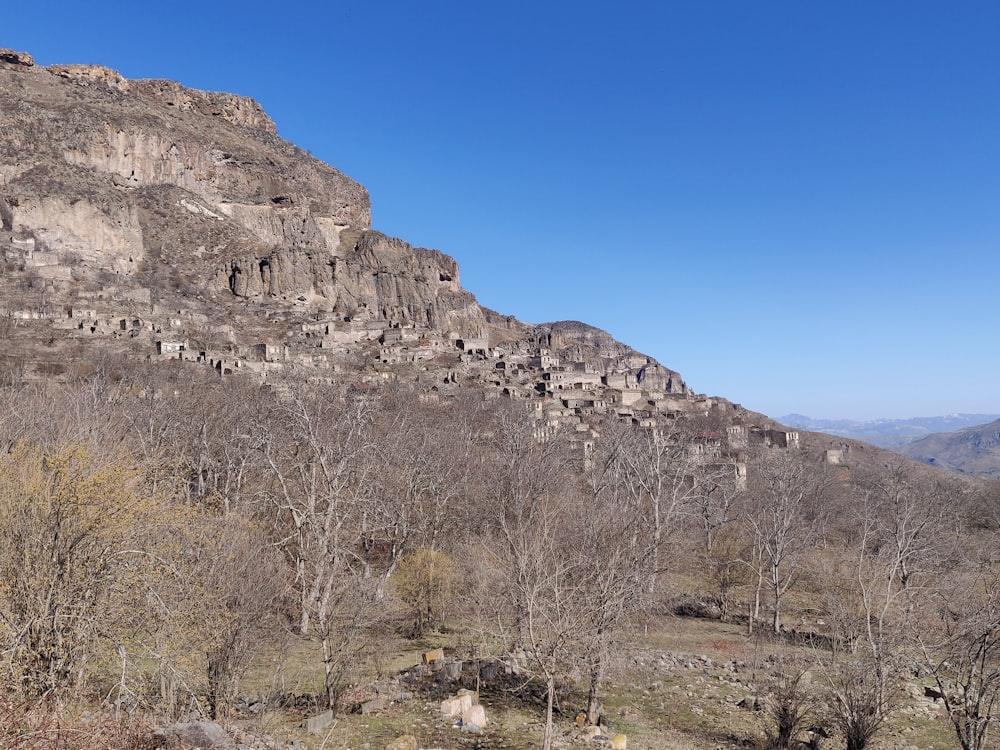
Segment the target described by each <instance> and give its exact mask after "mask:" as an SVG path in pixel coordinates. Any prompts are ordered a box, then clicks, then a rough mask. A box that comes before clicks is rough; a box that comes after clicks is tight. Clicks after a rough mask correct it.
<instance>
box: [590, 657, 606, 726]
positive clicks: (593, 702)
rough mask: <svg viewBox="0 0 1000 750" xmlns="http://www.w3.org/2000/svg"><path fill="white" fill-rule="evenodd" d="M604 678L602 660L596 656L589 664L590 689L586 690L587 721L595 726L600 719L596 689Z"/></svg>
mask: <svg viewBox="0 0 1000 750" xmlns="http://www.w3.org/2000/svg"><path fill="white" fill-rule="evenodd" d="M603 678H604V660H603V659H602V658H598V659H597V660H596V661H595V662H594V663H593V664H591V666H590V689H589V690H588V691H587V723H588V724H590V725H592V726H597V725H598V723H599V722H600V720H601V701H600V699H599V698H598V697H597V691H598V688H599V687H600V684H601V680H602V679H603Z"/></svg>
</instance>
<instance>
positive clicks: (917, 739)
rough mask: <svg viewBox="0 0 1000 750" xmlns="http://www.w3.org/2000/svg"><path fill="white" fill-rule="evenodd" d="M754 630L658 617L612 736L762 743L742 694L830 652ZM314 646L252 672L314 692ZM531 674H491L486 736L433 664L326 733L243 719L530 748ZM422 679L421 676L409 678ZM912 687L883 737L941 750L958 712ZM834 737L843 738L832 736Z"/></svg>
mask: <svg viewBox="0 0 1000 750" xmlns="http://www.w3.org/2000/svg"><path fill="white" fill-rule="evenodd" d="M744 630H745V629H744V628H743V627H741V626H738V625H734V624H726V623H720V622H718V621H713V620H705V619H694V618H680V617H668V618H662V619H658V620H656V621H655V622H654V623H650V624H648V625H647V626H646V627H645V628H644V629H643V630H642V632H639V633H635V634H634V635H633V637H632V638H631V639H630V642H629V643H628V644H627V647H625V648H623V649H621V651H620V652H619V658H618V659H617V663H616V665H615V668H614V671H613V674H612V675H611V680H610V683H609V685H608V687H607V690H606V691H605V695H604V697H603V702H604V715H605V717H606V720H607V725H608V728H607V731H608V733H609V734H616V733H622V734H625V735H626V736H627V737H628V748H629V749H630V750H673V749H677V750H680V749H681V748H685V749H690V750H716V749H717V748H747V747H754V746H755V744H756V742H757V741H758V740H759V738H760V737H762V735H763V722H764V721H765V720H766V719H765V717H766V713H765V712H755V711H751V710H748V709H746V708H743V707H740V706H739V705H738V704H739V703H740V702H741V701H743V700H744V699H746V698H748V697H753V696H755V695H763V694H764V693H766V691H767V686H768V685H770V684H773V682H774V680H776V679H777V678H778V677H779V675H781V674H787V673H798V672H800V671H801V672H804V676H803V684H805V685H806V686H807V689H808V690H809V691H810V692H815V693H819V692H820V691H821V690H822V688H823V687H824V680H825V676H824V675H825V672H824V669H825V667H824V665H825V664H827V663H828V662H829V659H830V654H829V653H828V652H826V653H824V652H821V651H819V650H817V649H813V648H811V647H809V646H805V645H801V644H790V643H787V642H776V641H775V640H774V639H773V638H769V637H767V636H766V635H761V636H748V635H747V634H746V633H745V632H744ZM460 641H461V638H460V637H459V636H456V635H455V634H454V633H448V634H433V635H430V636H427V637H425V638H423V639H421V640H419V641H415V642H411V641H406V640H403V639H401V638H394V637H388V636H387V637H385V638H383V639H380V641H379V643H378V649H377V650H376V654H377V657H378V658H377V659H375V660H374V661H370V662H367V663H365V664H358V670H357V672H356V674H354V675H352V680H351V681H352V682H354V683H356V684H357V685H359V686H363V685H364V684H365V682H366V680H367V681H368V682H369V683H371V682H378V681H382V682H385V681H391V680H392V677H393V675H395V674H397V673H398V672H399V671H400V670H403V669H406V668H408V667H411V666H413V665H415V664H418V663H419V662H420V655H421V653H422V652H423V651H425V650H428V649H431V648H436V647H444V648H445V649H447V650H448V652H449V655H451V654H453V653H454V654H455V655H458V652H457V651H453V650H452V647H453V646H454V645H455V644H457V643H459V642H460ZM317 653H318V650H317V648H316V647H315V644H311V643H308V642H301V641H300V642H297V643H295V644H294V647H292V648H290V649H288V650H286V651H284V652H282V653H278V654H275V658H274V660H273V661H272V662H271V663H263V662H262V663H259V664H257V665H255V668H254V670H253V671H252V673H251V675H250V676H249V678H248V680H247V684H248V685H255V686H257V689H259V690H261V691H263V690H264V689H265V688H266V689H267V690H270V691H272V692H274V691H278V692H292V693H297V694H301V693H310V692H312V693H315V692H318V690H319V686H320V685H321V684H322V674H321V672H320V670H319V669H318V666H319V665H318V661H317V660H316V656H315V654H317ZM523 686H524V682H523V680H520V679H513V680H512V679H510V678H508V679H506V680H505V681H502V683H497V684H484V685H482V687H481V692H480V699H481V702H482V704H483V705H484V707H485V708H486V713H487V716H488V719H489V722H488V724H487V726H486V727H485V728H484V731H483V733H482V734H472V733H468V732H463V731H461V730H460V729H458V728H455V727H453V726H452V722H451V721H449V720H445V719H443V718H442V717H441V716H440V713H439V706H440V700H441V698H442V697H443V696H446V695H448V694H452V693H454V691H455V690H457V689H458V688H459V687H461V685H460V684H459V683H457V682H450V681H448V680H446V679H443V677H442V676H441V675H440V674H439V673H434V675H430V676H428V677H427V679H426V680H424V681H423V682H422V683H418V684H416V686H415V688H414V689H413V690H412V698H410V699H408V700H403V701H397V702H393V703H392V704H390V705H388V706H387V707H386V708H384V709H382V710H379V711H376V712H373V713H369V714H367V715H365V714H361V713H344V712H342V713H341V714H340V715H338V716H337V718H336V720H335V723H334V724H333V725H332V726H331V727H329V728H328V729H327V730H326V732H325V733H324V734H323V735H309V734H307V733H306V732H305V731H304V730H303V729H301V727H300V725H301V722H302V719H303V716H304V715H305V714H307V713H309V711H307V710H302V709H297V710H290V709H288V710H271V711H263V712H262V713H260V714H259V715H257V716H255V717H252V718H242V719H234V720H233V723H234V724H237V725H241V726H243V727H244V728H245V729H246V730H247V731H250V732H252V733H254V734H260V735H268V736H271V737H274V738H275V739H277V740H281V741H283V742H285V743H289V744H290V743H292V742H298V743H299V746H300V747H302V748H317V749H318V748H322V749H323V750H348V749H349V750H382V748H384V747H385V746H386V745H387V744H388V743H389V742H391V741H392V740H393V739H394V738H396V737H398V736H400V735H404V734H412V735H414V736H415V737H416V738H417V739H418V741H419V743H420V747H421V748H441V749H442V750H445V749H449V748H450V749H453V750H457V749H458V748H482V749H484V750H494V749H496V750H499V749H503V750H529V749H530V748H538V747H540V746H541V737H542V731H543V720H544V711H543V704H542V701H541V697H540V691H538V690H534V691H533V690H531V689H530V687H529V689H522V690H520V691H515V690H514V689H513V688H516V687H523ZM410 687H413V685H410ZM906 687H907V690H906V691H904V692H903V693H902V694H901V699H900V707H899V709H898V710H897V711H896V712H895V713H894V714H893V716H892V718H891V720H890V722H889V725H888V726H887V727H886V728H885V730H884V732H883V734H882V735H881V736H880V738H879V742H878V744H877V747H879V748H882V749H883V750H885V749H888V748H900V749H902V750H910V749H911V748H914V749H917V750H936V749H941V750H943V749H944V748H952V747H956V743H955V741H954V739H953V735H952V731H951V728H950V726H949V725H948V723H947V717H946V716H945V715H944V712H943V709H942V708H941V707H940V705H939V704H934V703H933V702H932V701H930V700H929V699H927V698H924V697H923V690H922V684H921V683H919V682H918V681H916V680H914V681H912V682H910V683H908V684H907V686H906ZM584 688H585V685H584V684H583V682H582V680H577V681H576V682H575V683H572V684H571V687H570V691H569V694H568V695H566V696H564V697H563V699H562V701H561V704H560V709H561V710H560V711H559V713H558V714H557V715H556V741H555V743H554V745H555V747H557V748H570V747H578V746H580V745H581V744H582V743H584V742H585V741H584V740H583V739H582V738H581V736H580V730H579V729H578V728H577V726H576V725H575V723H574V717H575V715H576V714H577V712H578V711H579V710H580V709H581V708H582V707H583V706H584V703H585V694H584V692H583V691H584ZM823 746H824V747H829V748H833V747H842V746H843V743H842V741H839V740H838V739H837V738H836V737H831V738H829V739H828V740H826V741H825V742H824V745H823Z"/></svg>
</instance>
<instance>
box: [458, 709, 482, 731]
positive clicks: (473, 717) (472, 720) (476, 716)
mask: <svg viewBox="0 0 1000 750" xmlns="http://www.w3.org/2000/svg"><path fill="white" fill-rule="evenodd" d="M462 724H463V725H465V724H475V725H476V726H480V727H485V726H486V709H485V708H483V707H482V706H480V705H479V704H476V705H474V706H470V707H469V708H467V709H466V710H465V711H463V712H462Z"/></svg>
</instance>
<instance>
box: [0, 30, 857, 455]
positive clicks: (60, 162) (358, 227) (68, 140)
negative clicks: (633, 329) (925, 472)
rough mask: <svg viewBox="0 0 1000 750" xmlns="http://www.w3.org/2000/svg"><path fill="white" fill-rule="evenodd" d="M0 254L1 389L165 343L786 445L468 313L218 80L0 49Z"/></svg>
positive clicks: (642, 374)
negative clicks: (139, 75)
mask: <svg viewBox="0 0 1000 750" xmlns="http://www.w3.org/2000/svg"><path fill="white" fill-rule="evenodd" d="M0 263H2V266H3V276H2V281H0V342H2V344H3V346H2V347H0V383H4V382H6V383H15V382H21V381H24V380H30V379H33V378H63V379H69V378H75V377H81V376H86V375H88V374H89V373H91V372H93V371H94V370H95V369H96V368H102V367H108V366H109V365H121V364H127V363H128V361H130V360H136V359H137V360H166V359H171V360H183V361H185V362H190V363H191V364H192V366H203V367H212V368H214V369H216V370H217V371H218V372H219V373H220V375H226V374H228V373H232V372H237V371H243V372H247V373H254V374H255V375H256V376H257V377H259V378H262V379H265V380H269V381H273V382H277V383H280V382H281V381H282V380H283V379H285V378H287V377H289V376H292V377H306V378H311V379H317V380H331V379H335V378H339V379H345V378H346V379H350V380H351V381H352V382H370V383H377V382H382V381H384V380H387V379H406V380H407V381H408V382H411V383H415V384H417V385H418V387H422V388H424V390H425V391H426V392H427V393H428V394H429V395H432V394H433V395H436V396H437V397H444V396H447V395H448V394H449V393H451V392H454V391H455V390H458V389H460V388H466V387H473V388H476V389H479V390H482V391H484V392H485V393H486V395H487V396H491V395H495V396H505V397H509V398H513V399H523V400H525V401H527V402H528V403H530V404H532V405H533V408H534V409H535V411H536V413H537V414H538V417H539V419H540V420H541V421H542V422H543V423H545V424H546V425H547V426H549V427H552V428H554V427H557V426H560V425H563V426H566V425H569V426H571V427H574V428H576V429H579V430H581V432H584V433H585V432H586V430H587V428H588V423H589V421H590V420H591V418H592V417H594V416H596V415H600V414H604V413H614V414H618V415H620V416H622V417H623V418H626V419H631V420H632V421H634V422H636V423H638V424H643V423H651V422H652V420H655V419H656V418H658V417H659V416H662V415H670V414H680V413H693V414H699V415H704V416H705V417H710V418H712V419H713V420H715V421H714V422H713V424H714V425H715V426H716V427H715V428H713V429H715V430H716V431H715V432H714V433H713V434H718V435H721V436H722V438H721V442H725V440H726V439H727V436H728V437H731V436H733V435H737V436H740V439H741V440H742V439H745V438H746V436H747V435H756V436H757V437H758V438H760V439H761V440H762V441H765V442H773V443H774V444H779V445H786V446H790V445H797V444H798V439H797V436H795V435H793V434H792V433H789V432H787V431H783V430H782V429H780V427H779V426H777V425H775V424H774V423H772V422H771V421H770V420H768V419H767V418H766V417H763V416H762V415H755V414H749V413H747V412H744V411H743V410H742V409H740V408H739V407H737V406H734V405H733V404H731V403H729V402H728V401H726V400H725V399H721V398H707V397H704V396H697V395H696V394H694V393H693V392H692V391H691V389H690V388H689V387H688V386H687V385H686V384H685V383H684V381H683V379H682V378H681V376H680V375H679V374H678V373H676V372H674V371H672V370H670V369H669V368H667V367H664V366H663V365H661V364H660V363H658V362H656V361H655V360H654V359H652V358H651V357H648V356H646V355H644V354H641V353H639V352H636V351H635V350H633V349H631V348H630V347H628V346H626V345H624V344H622V343H620V342H618V341H615V340H614V339H613V338H612V337H611V336H609V335H608V334H607V333H605V332H604V331H600V330H598V329H596V328H593V327H591V326H588V325H585V324H582V323H576V322H557V323H547V324H542V325H530V324H526V323H522V322H520V321H518V320H516V319H514V318H512V317H508V316H503V315H500V314H498V313H496V312H493V311H491V310H488V309H485V308H482V307H481V306H480V305H479V304H478V303H477V302H476V299H475V297H474V296H473V295H472V294H470V293H469V292H468V291H466V290H464V289H462V287H461V284H460V282H459V269H458V265H457V264H456V262H455V261H454V260H453V259H452V258H450V257H448V256H447V255H444V254H442V253H440V252H438V251H435V250H425V249H420V248H414V247H412V246H410V245H409V244H408V243H406V242H405V241H403V240H400V239H395V238H391V237H387V236H385V235H384V234H381V233H379V232H377V231H375V230H373V229H372V227H371V212H370V206H369V200H368V194H367V192H366V190H365V189H364V188H363V187H362V186H361V185H359V184H358V183H356V182H355V181H353V180H352V179H350V178H349V177H347V176H345V175H343V174H342V173H340V172H339V171H337V170H336V169H334V168H332V167H330V166H328V165H326V164H323V163H321V162H319V161H317V160H316V159H314V158H312V157H311V156H309V155H308V154H306V153H305V152H304V151H302V150H301V149H299V148H297V147H296V146H294V145H292V144H290V143H288V142H286V141H284V140H282V139H281V138H280V137H278V135H277V134H276V128H275V126H274V123H273V122H272V121H271V120H270V119H269V118H268V117H267V115H266V114H265V113H264V112H263V111H262V109H261V107H260V106H259V105H258V104H257V103H256V102H254V101H252V100H250V99H246V98H243V97H238V96H234V95H231V94H223V93H209V92H203V91H193V90H190V89H187V88H184V87H182V86H180V85H179V84H176V83H173V82H170V81H130V80H126V79H124V78H123V77H122V76H120V75H119V74H118V73H116V72H115V71H113V70H110V69H107V68H103V67H98V66H85V65H55V66H49V67H39V66H36V65H34V63H33V61H32V60H31V57H30V55H27V54H25V53H17V52H13V51H10V50H4V51H0ZM721 425H727V426H730V427H734V428H735V432H732V433H730V432H727V431H726V429H725V428H722V429H717V428H719V427H720V426H721ZM706 439H707V440H710V441H715V440H716V438H714V437H711V438H706ZM721 450H723V449H722V448H720V451H721ZM824 450H831V449H829V448H825V449H824ZM832 450H834V451H836V450H840V448H838V447H835V448H833V449H832Z"/></svg>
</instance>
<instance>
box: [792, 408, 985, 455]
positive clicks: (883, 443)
mask: <svg viewBox="0 0 1000 750" xmlns="http://www.w3.org/2000/svg"><path fill="white" fill-rule="evenodd" d="M997 418H1000V414H945V415H942V416H935V417H908V418H905V419H890V418H885V419H865V420H858V419H813V418H812V417H807V416H805V415H803V414H785V415H784V416H782V417H778V421H779V422H781V423H783V424H787V425H789V426H790V427H798V428H801V429H805V430H810V431H813V432H824V433H827V434H829V435H837V436H840V437H848V438H852V439H854V440H863V441H865V442H867V443H871V444H872V445H877V446H879V447H881V448H897V447H899V446H903V445H906V444H907V443H911V442H913V441H915V440H919V439H921V438H924V437H927V436H928V435H931V434H932V433H937V432H950V431H954V430H957V429H963V428H966V427H973V426H976V425H981V424H985V423H986V422H990V421H992V420H994V419H997Z"/></svg>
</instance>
